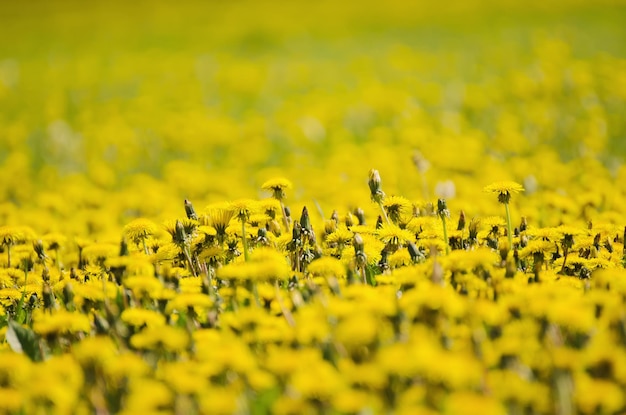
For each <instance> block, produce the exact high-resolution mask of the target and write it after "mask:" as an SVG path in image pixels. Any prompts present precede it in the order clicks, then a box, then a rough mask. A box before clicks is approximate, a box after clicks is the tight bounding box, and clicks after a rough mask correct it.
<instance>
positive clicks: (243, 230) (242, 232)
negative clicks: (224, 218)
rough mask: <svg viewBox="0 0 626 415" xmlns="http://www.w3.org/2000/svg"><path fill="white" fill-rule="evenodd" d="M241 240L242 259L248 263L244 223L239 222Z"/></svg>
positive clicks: (243, 221)
mask: <svg viewBox="0 0 626 415" xmlns="http://www.w3.org/2000/svg"><path fill="white" fill-rule="evenodd" d="M241 240H242V242H243V257H244V258H245V260H246V262H247V261H248V238H247V237H246V221H245V220H242V221H241Z"/></svg>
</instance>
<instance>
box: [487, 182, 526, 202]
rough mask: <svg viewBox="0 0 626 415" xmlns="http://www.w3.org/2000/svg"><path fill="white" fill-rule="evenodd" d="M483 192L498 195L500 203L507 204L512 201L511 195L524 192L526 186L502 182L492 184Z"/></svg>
mask: <svg viewBox="0 0 626 415" xmlns="http://www.w3.org/2000/svg"><path fill="white" fill-rule="evenodd" d="M483 190H484V191H485V192H487V193H496V194H497V195H498V202H500V203H505V204H506V203H509V200H511V194H512V193H520V192H523V191H524V186H522V185H521V184H519V183H516V182H512V181H502V182H495V183H491V184H490V185H489V186H485V188H484V189H483Z"/></svg>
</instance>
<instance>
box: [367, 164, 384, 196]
mask: <svg viewBox="0 0 626 415" xmlns="http://www.w3.org/2000/svg"><path fill="white" fill-rule="evenodd" d="M367 184H368V186H369V188H370V194H371V197H372V200H374V201H375V202H381V201H382V199H383V197H385V193H384V192H383V189H382V180H381V179H380V173H378V170H376V169H372V170H370V172H369V179H368V181H367Z"/></svg>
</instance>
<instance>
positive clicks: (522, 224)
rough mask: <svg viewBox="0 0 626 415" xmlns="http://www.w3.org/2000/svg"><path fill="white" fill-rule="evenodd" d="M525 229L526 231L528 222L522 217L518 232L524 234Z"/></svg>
mask: <svg viewBox="0 0 626 415" xmlns="http://www.w3.org/2000/svg"><path fill="white" fill-rule="evenodd" d="M527 229H528V220H527V219H526V216H522V222H521V223H520V225H519V231H520V232H524V231H525V230H527Z"/></svg>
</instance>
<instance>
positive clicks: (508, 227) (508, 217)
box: [504, 203, 513, 251]
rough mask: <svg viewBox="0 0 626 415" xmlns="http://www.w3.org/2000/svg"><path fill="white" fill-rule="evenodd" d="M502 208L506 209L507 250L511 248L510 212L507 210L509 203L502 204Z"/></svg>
mask: <svg viewBox="0 0 626 415" xmlns="http://www.w3.org/2000/svg"><path fill="white" fill-rule="evenodd" d="M504 210H505V211H506V233H507V236H508V237H509V250H511V251H512V250H513V231H512V230H511V212H509V204H508V203H505V204H504Z"/></svg>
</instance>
